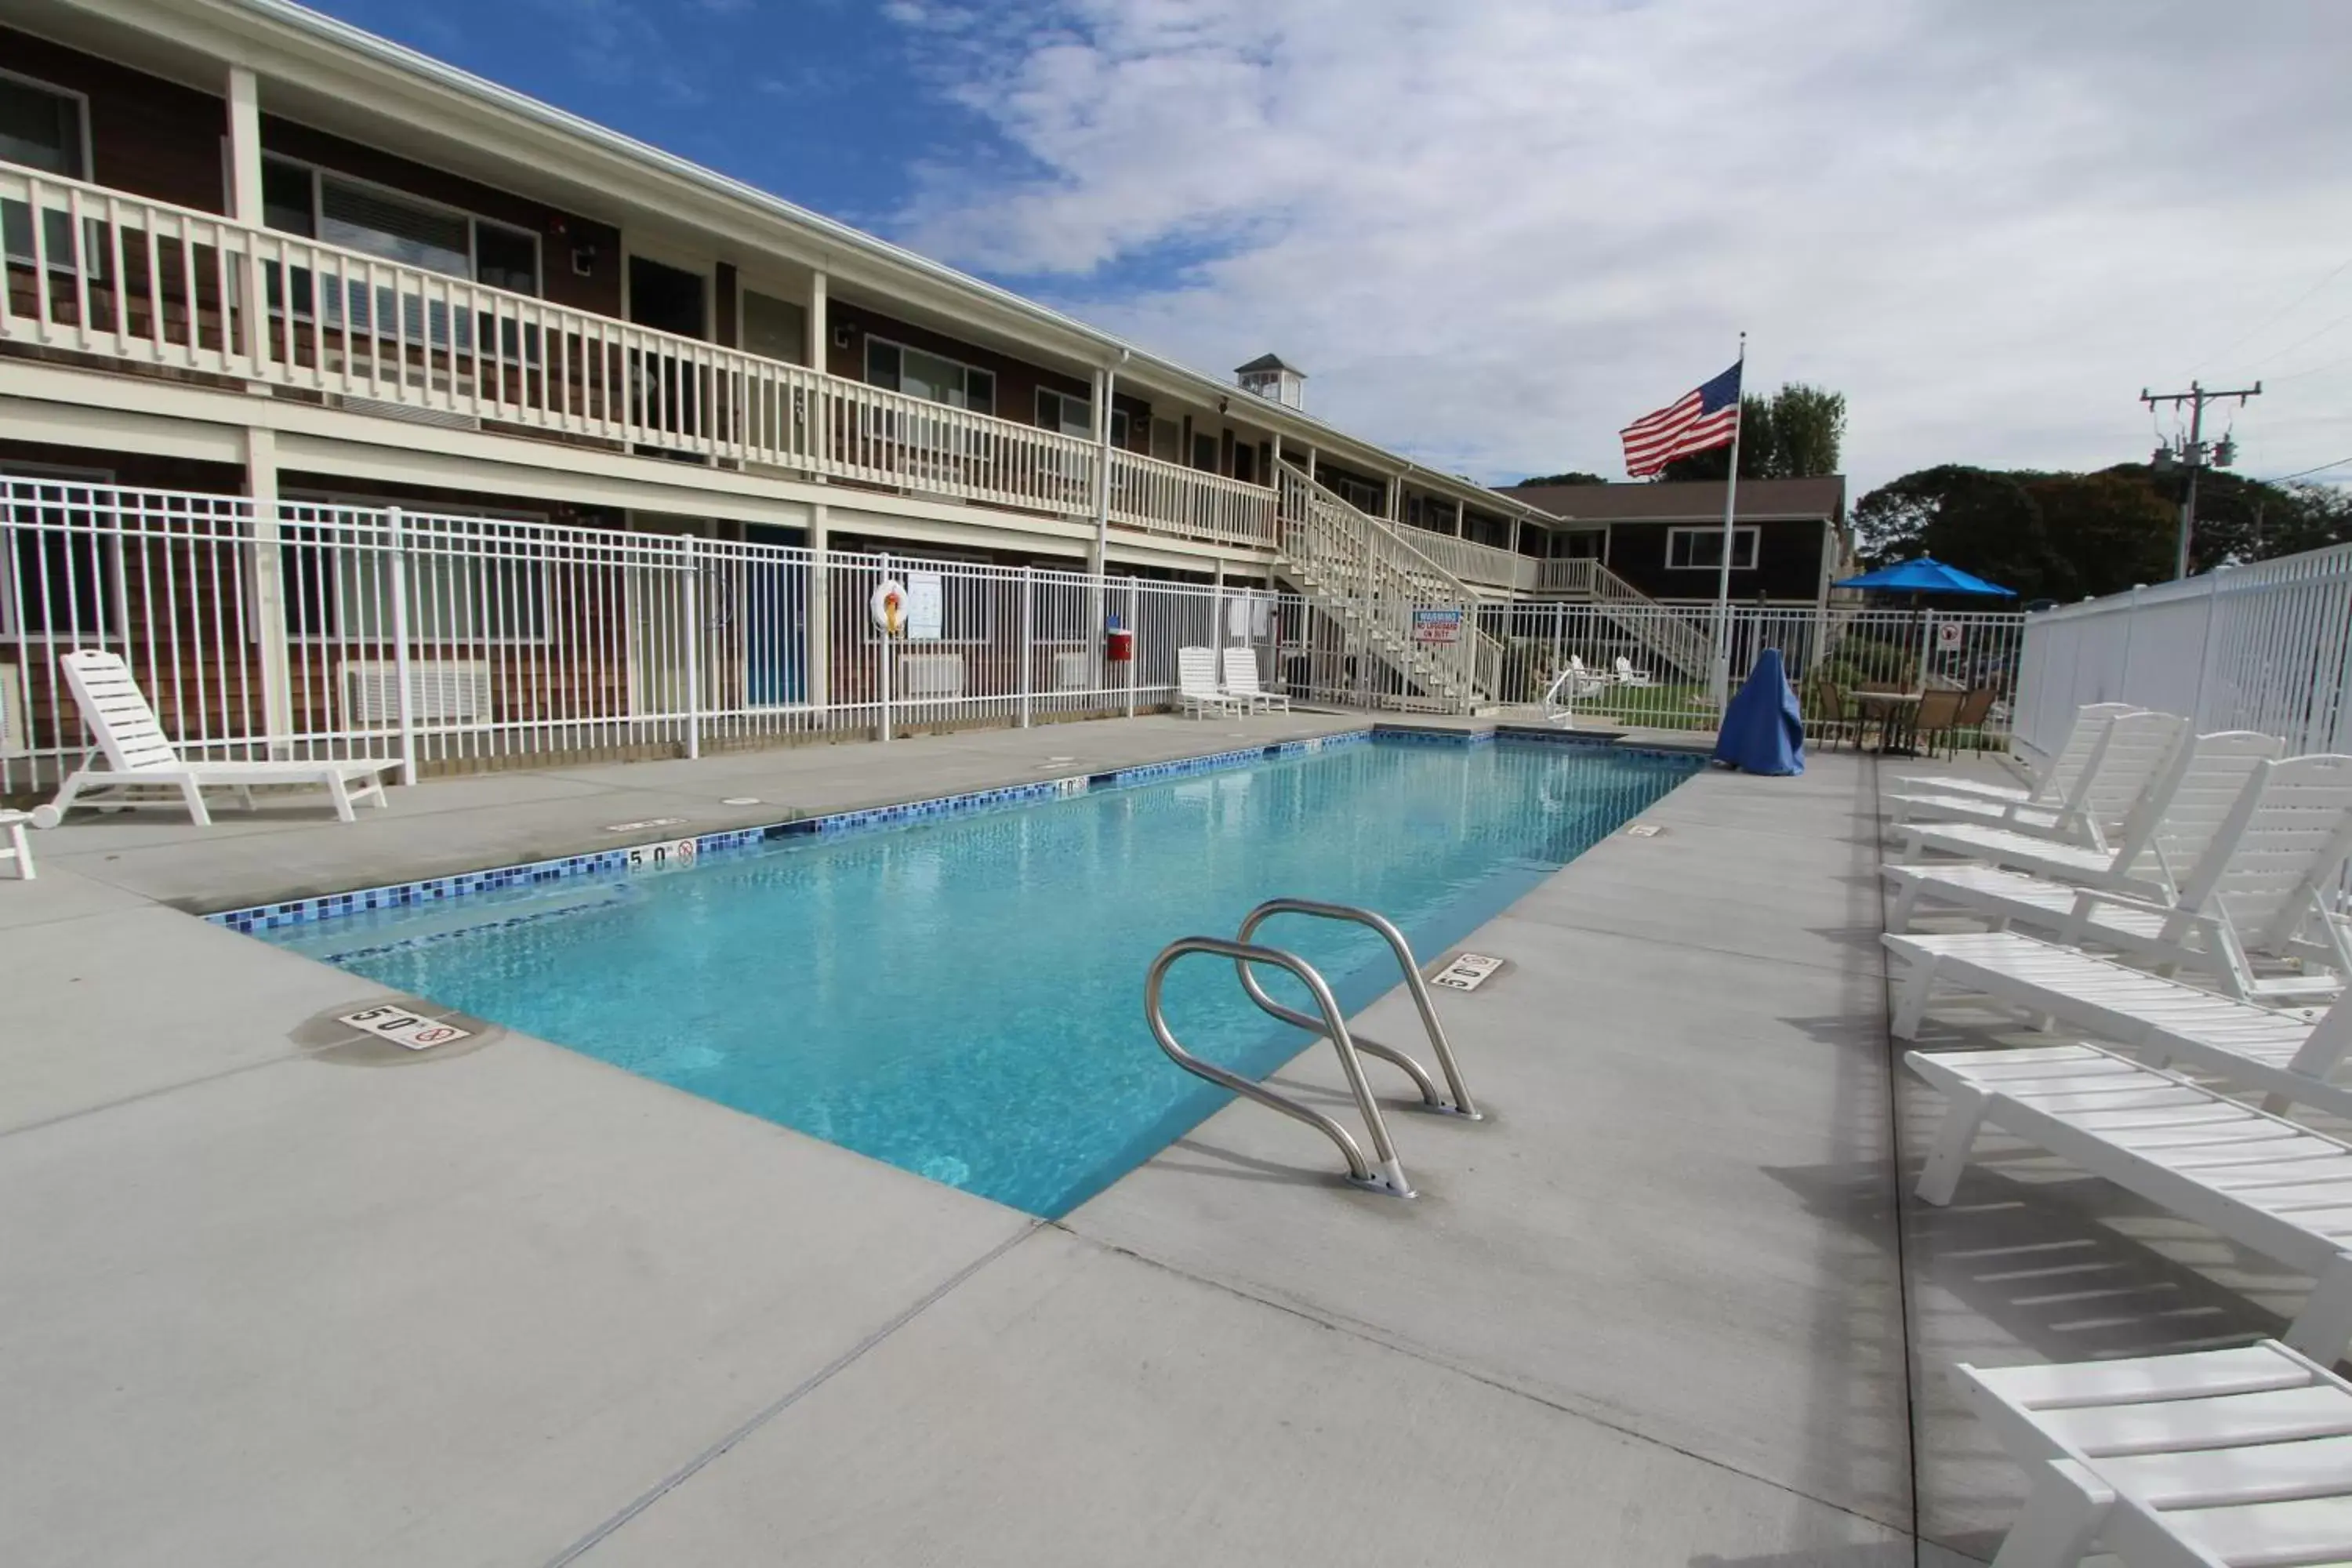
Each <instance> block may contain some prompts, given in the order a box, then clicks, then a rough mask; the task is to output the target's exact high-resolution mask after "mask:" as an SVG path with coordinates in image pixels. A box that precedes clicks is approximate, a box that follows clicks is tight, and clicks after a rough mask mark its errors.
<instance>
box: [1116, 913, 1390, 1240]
mask: <svg viewBox="0 0 2352 1568" xmlns="http://www.w3.org/2000/svg"><path fill="white" fill-rule="evenodd" d="M1194 952H1206V953H1213V954H1215V955H1217V956H1218V957H1221V958H1230V959H1232V960H1233V961H1234V965H1235V967H1236V968H1238V969H1239V970H1240V971H1241V973H1242V975H1243V978H1244V983H1247V981H1248V978H1249V965H1251V964H1253V963H1271V964H1274V965H1275V966H1276V967H1277V968H1281V969H1287V970H1288V971H1290V973H1293V974H1295V975H1297V977H1298V979H1299V981H1300V982H1301V983H1302V984H1305V985H1306V987H1307V992H1308V994H1311V995H1312V996H1313V997H1314V998H1315V1005H1316V1007H1317V1009H1318V1011H1320V1012H1321V1013H1322V1015H1323V1019H1322V1022H1321V1023H1319V1024H1318V1023H1317V1022H1316V1021H1315V1020H1313V1019H1311V1018H1307V1019H1306V1020H1305V1021H1306V1023H1307V1026H1308V1027H1311V1028H1313V1029H1314V1030H1315V1032H1316V1033H1317V1034H1318V1035H1321V1036H1322V1037H1324V1038H1326V1039H1328V1040H1329V1041H1330V1042H1331V1045H1332V1047H1333V1048H1334V1049H1335V1050H1337V1051H1338V1052H1339V1070H1340V1071H1341V1072H1343V1073H1345V1074H1346V1075H1347V1079H1348V1089H1349V1092H1350V1093H1352V1094H1353V1095H1354V1096H1355V1099H1356V1109H1357V1110H1360V1111H1361V1112H1363V1116H1364V1128H1365V1131H1368V1132H1369V1133H1370V1134H1371V1140H1372V1155H1373V1159H1372V1160H1367V1159H1366V1158H1365V1157H1364V1151H1363V1148H1362V1146H1361V1145H1360V1144H1359V1143H1358V1142H1356V1140H1355V1139H1354V1138H1353V1137H1351V1136H1350V1135H1349V1132H1348V1130H1347V1129H1346V1128H1344V1127H1342V1126H1340V1125H1339V1123H1338V1122H1336V1121H1332V1120H1331V1119H1330V1118H1329V1117H1328V1116H1326V1115H1324V1114H1323V1113H1322V1112H1321V1111H1319V1110H1315V1109H1313V1108H1312V1107H1310V1106H1307V1105H1302V1104H1300V1103H1299V1102H1298V1101H1297V1100H1293V1099H1291V1098H1290V1097H1289V1096H1288V1095H1286V1094H1277V1093H1276V1092H1275V1091H1274V1090H1273V1089H1268V1088H1266V1087H1265V1085H1264V1084H1262V1083H1259V1082H1257V1081H1255V1079H1246V1078H1244V1077H1242V1076H1241V1074H1239V1073H1236V1072H1229V1071H1227V1070H1226V1069H1225V1068H1221V1067H1219V1066H1217V1065H1216V1064H1215V1063H1214V1062H1204V1061H1202V1059H1201V1058H1198V1057H1196V1056H1194V1055H1192V1053H1191V1052H1190V1051H1187V1050H1186V1049H1185V1048H1184V1047H1182V1046H1181V1045H1178V1044H1177V1043H1176V1037H1175V1036H1174V1035H1173V1034H1171V1033H1170V1032H1169V1028H1168V1019H1167V1016H1166V1015H1165V1014H1164V1013H1163V1012H1162V1010H1161V1008H1160V991H1161V988H1162V986H1163V985H1164V984H1165V983H1166V981H1167V978H1168V971H1169V969H1170V967H1171V965H1173V964H1174V963H1175V962H1176V961H1177V960H1178V959H1180V958H1182V957H1184V956H1185V955H1186V954H1187V953H1194ZM1259 1005H1261V1006H1266V1005H1268V1004H1267V1003H1265V1002H1261V1003H1260V1004H1259ZM1143 1016H1144V1017H1145V1018H1146V1019H1147V1020H1149V1021H1150V1025H1151V1037H1152V1038H1153V1039H1155V1040H1158V1041H1159V1042H1160V1049H1161V1050H1163V1051H1165V1052H1167V1053H1168V1058H1169V1059H1170V1060H1171V1061H1172V1062H1174V1063H1175V1064H1176V1065H1177V1066H1178V1067H1180V1068H1183V1069H1184V1070H1185V1071H1186V1072H1189V1073H1191V1074H1192V1075H1193V1076H1195V1077H1197V1078H1204V1079H1208V1080H1209V1081H1210V1082H1211V1083H1213V1084H1216V1085H1219V1086H1220V1087H1222V1088H1224V1089H1231V1090H1233V1091H1234V1093H1235V1094H1238V1095H1241V1096H1243V1097H1244V1098H1245V1099H1249V1100H1256V1101H1257V1102H1258V1103H1259V1104H1260V1105H1264V1106H1268V1107H1270V1108H1272V1109H1273V1110H1279V1111H1280V1112H1282V1113H1283V1114H1284V1115H1285V1116H1288V1117H1291V1118H1294V1119H1295V1120H1297V1121H1304V1122H1305V1123H1307V1125H1308V1126H1309V1127H1312V1128H1314V1129H1316V1130H1317V1131H1319V1132H1321V1133H1322V1134H1323V1135H1324V1136H1325V1137H1327V1138H1328V1139H1330V1140H1331V1142H1333V1143H1335V1144H1337V1145H1339V1153H1340V1155H1341V1156H1342V1157H1343V1158H1344V1159H1345V1160H1346V1161H1347V1162H1348V1180H1349V1181H1350V1182H1352V1183H1353V1184H1356V1185H1357V1186H1360V1187H1363V1188H1365V1189H1366V1190H1368V1191H1370V1192H1376V1193H1384V1194H1388V1195H1389V1196H1391V1197H1399V1198H1409V1197H1411V1196H1412V1195H1413V1193H1412V1183H1411V1182H1409V1181H1408V1180H1406V1178H1405V1173H1404V1166H1403V1165H1402V1163H1399V1161H1398V1159H1397V1152H1396V1145H1395V1144H1394V1143H1392V1142H1390V1140H1389V1129H1388V1123H1387V1122H1386V1121H1382V1120H1381V1108H1380V1102H1379V1101H1377V1100H1374V1099H1373V1098H1372V1086H1371V1085H1370V1083H1368V1082H1366V1081H1365V1079H1364V1064H1363V1061H1362V1060H1361V1058H1359V1057H1358V1056H1357V1055H1356V1046H1355V1042H1354V1041H1353V1040H1351V1039H1350V1038H1349V1036H1348V1022H1347V1020H1346V1019H1345V1018H1343V1017H1341V1016H1339V1002H1338V1001H1337V1000H1336V999H1335V998H1334V997H1333V996H1332V994H1331V987H1330V986H1329V985H1328V984H1325V983H1324V980H1323V977H1322V976H1321V975H1320V974H1318V973H1316V972H1315V966H1314V965H1312V964H1310V963H1307V961H1306V960H1305V959H1303V958H1300V957H1298V956H1297V954H1296V953H1289V952H1283V951H1282V950H1281V949H1280V948H1276V947H1257V946H1253V945H1252V944H1250V943H1248V942H1227V941H1226V940H1225V939H1224V938H1223V937H1216V936H1187V937H1179V938H1178V939H1177V940H1176V941H1174V942H1170V943H1169V944H1168V945H1167V946H1166V947H1164V948H1161V949H1160V956H1159V957H1157V958H1155V959H1153V960H1152V961H1151V972H1150V974H1148V975H1147V976H1146V977H1145V978H1144V982H1143ZM1297 1016H1300V1017H1304V1015H1297ZM1374 1161H1377V1162H1378V1163H1377V1165H1375V1163H1374Z"/></svg>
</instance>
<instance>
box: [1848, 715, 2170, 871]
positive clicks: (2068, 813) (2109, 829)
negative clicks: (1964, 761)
mask: <svg viewBox="0 0 2352 1568" xmlns="http://www.w3.org/2000/svg"><path fill="white" fill-rule="evenodd" d="M2188 736H2189V721H2188V720H2186V719H2183V718H2180V717H2179V716H2178V715H2176V714H2171V713H2124V714H2119V715H2117V716H2116V718H2113V719H2110V720H2108V721H2107V727H2106V731H2105V733H2104V734H2103V735H2101V736H2100V737H2099V742H2098V745H2097V747H2096V749H2095V752H2094V753H2093V755H2092V757H2091V759H2090V761H2089V763H2087V764H2086V765H2085V766H2084V770H2083V774H2082V776H2081V777H2080V778H2079V779H2078V780H2076V782H2075V793H2074V796H2073V797H2072V798H2069V799H2067V800H2064V801H2063V802H2061V803H2060V804H2058V805H2054V806H2049V807H2043V806H2035V805H2001V804H1999V803H1997V802H1993V801H1986V800H1972V799H1969V798H1968V797H1966V796H1963V795H1894V796H1891V797H1889V805H1891V806H1892V808H1893V814H1894V818H1895V825H1896V828H1897V831H1898V832H1903V833H1906V834H1907V833H1909V832H1910V831H1911V828H1910V827H1908V826H1906V825H1907V824H1911V823H1913V822H1915V821H1916V819H1918V818H1920V817H1931V818H1933V817H1942V818H1961V819H1964V820H1966V821H1969V822H1976V823H1984V824H1988V825H1990V826H1996V827H2002V828H2006V829H2008V830H2009V831H2011V832H2014V833H2022V834H2025V835H2027V836H2028V837H2036V838H2049V839H2054V840H2057V841H2060V842H2063V843H2070V844H2088V845H2090V846H2091V847H2094V848H2099V849H2112V848H2113V847H2115V844H2116V839H2117V838H2118V837H2120V836H2121V834H2122V833H2123V831H2124V827H2125V825H2126V822H2127V821H2128V820H2129V818H2130V816H2131V813H2132V809H2133V807H2134V806H2136V805H2138V804H2139V803H2140V802H2141V801H2142V800H2143V799H2144V798H2145V797H2146V796H2147V794H2148V792H2149V791H2150V790H2151V789H2152V788H2154V787H2155V786H2156V785H2157V784H2158V781H2160V780H2161V779H2163V777H2164V776H2165V770H2166V769H2167V768H2168V767H2170V766H2171V765H2172V764H2173V763H2175V762H2176V760H2177V759H2178V757H2179V747H2180V745H2181V742H2183V741H2184V740H2185V739H2187V738H2188Z"/></svg>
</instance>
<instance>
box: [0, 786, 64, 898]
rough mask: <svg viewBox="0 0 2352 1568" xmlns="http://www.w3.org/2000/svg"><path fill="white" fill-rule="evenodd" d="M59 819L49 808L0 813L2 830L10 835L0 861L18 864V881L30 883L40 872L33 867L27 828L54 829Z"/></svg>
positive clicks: (2, 848) (0, 851)
mask: <svg viewBox="0 0 2352 1568" xmlns="http://www.w3.org/2000/svg"><path fill="white" fill-rule="evenodd" d="M54 826H57V818H56V816H54V815H52V814H51V812H50V810H49V808H48V807H47V806H46V805H45V806H43V807H41V808H40V810H38V811H0V828H5V830H6V831H7V834H8V842H7V844H6V846H5V847H0V860H14V861H15V862H16V879H17V880H18V881H20V882H29V881H31V880H33V879H35V878H36V877H37V876H39V875H40V872H39V871H38V870H37V868H35V867H34V865H33V841H32V840H31V839H30V838H29V837H26V834H25V829H26V828H27V827H54Z"/></svg>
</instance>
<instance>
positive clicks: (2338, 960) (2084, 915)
mask: <svg viewBox="0 0 2352 1568" xmlns="http://www.w3.org/2000/svg"><path fill="white" fill-rule="evenodd" d="M2229 739H2231V737H2225V736H2202V737H2200V761H2199V763H2198V764H2197V769H2198V770H2207V771H2210V770H2211V769H2213V766H2214V764H2215V763H2218V761H2219V760H2220V756H2221V748H2220V746H2219V745H2218V744H2216V743H2217V742H2222V741H2225V740H2229ZM2240 739H2241V740H2242V742H2245V743H2247V744H2248V745H2251V743H2252V742H2264V743H2267V744H2268V745H2271V746H2275V744H2276V742H2274V741H2273V740H2272V738H2271V737H2269V736H2245V737H2241V738H2240ZM2210 782H2215V781H2211V780H2207V779H2200V778H2199V777H2197V776H2195V774H2194V773H2192V778H2191V780H2190V785H2192V786H2195V791H2196V793H2197V794H2200V795H2202V794H2204V793H2205V788H2206V785H2207V784H2209V783H2210ZM2190 793H2191V790H2190V789H2189V788H2188V787H2184V789H2183V790H2182V792H2181V794H2182V795H2189V794H2190ZM2178 800H2179V797H2178V796H2176V801H2178ZM2163 847H2164V842H2163V838H2162V836H2161V835H2159V837H2158V851H2159V855H2158V858H2159V859H2160V860H2161V859H2165V858H2167V857H2165V856H2163V855H2162V853H2161V851H2162V849H2163ZM2174 852H2175V857H2176V858H2177V857H2178V855H2179V846H2178V845H2176V846H2175V847H2174ZM2347 856H2352V757H2336V756H2314V757H2295V758H2292V759H2289V760H2288V761H2285V762H2277V761H2273V760H2271V759H2268V758H2260V757H2258V758H2257V759H2256V760H2254V761H2253V763H2252V771H2251V772H2250V773H2248V775H2247V777H2246V779H2245V782H2244V784H2243V785H2242V787H2241V789H2240V790H2239V792H2238V798H2237V799H2236V800H2235V801H2234V802H2232V803H2231V807H2230V811H2229V814H2228V816H2227V817H2226V818H2225V819H2224V820H2223V822H2222V823H2221V826H2220V827H2219V828H2218V829H2217V830H2216V831H2214V832H2213V833H2212V834H2211V835H2210V838H2209V839H2208V841H2207V843H2206V845H2205V848H2204V852H2203V854H2202V855H2201V856H2200V857H2198V858H2196V860H2195V861H2194V862H2193V863H2192V864H2191V865H2190V866H2189V869H2188V871H2187V873H2186V874H2185V875H2184V876H2182V877H2181V879H2180V880H2179V889H2178V892H2177V894H2176V895H2175V896H2174V897H2173V898H2171V899H2169V900H2162V899H2140V898H2135V897H2132V896H2130V895H2126V894H2121V893H2116V892H2112V891H2105V890H2098V889H2084V888H2077V887H2074V886H2072V885H2070V884H2068V883H2065V882H2062V881H2057V880H2053V879H2048V878H2042V877H2033V876H2028V875H2024V874H2022V873H2020V872H2016V871H2009V870H2003V869H2001V868H1998V867H1992V866H1950V867H1944V866H1891V867H1888V868H1886V874H1887V877H1888V879H1890V880H1891V881H1893V882H1895V885H1896V886H1897V887H1898V888H1899V889H1901V891H1900V894H1899V896H1898V897H1897V898H1896V900H1895V909H1894V911H1893V913H1892V914H1891V915H1890V916H1889V917H1888V920H1887V928H1888V929H1889V930H1890V931H1908V930H1909V929H1910V925H1911V919H1912V915H1913V912H1914V910H1916V907H1917V905H1918V904H1919V903H1920V902H1921V901H1923V900H1924V901H1927V902H1930V903H1939V904H1956V905H1958V906H1960V907H1962V908H1964V909H1966V910H1969V911H1970V912H1971V913H1974V914H1979V915H1983V916H1986V917H1989V918H1990V919H1991V920H1993V921H1996V922H1997V923H1998V926H1999V928H2000V929H2007V928H2009V927H2011V926H2012V925H2021V926H2026V927H2029V928H2033V929H2036V930H2040V931H2047V932H2049V933H2050V934H2051V935H2052V936H2053V939H2054V940H2056V941H2058V942H2062V943H2063V944H2064V945H2066V946H2068V947H2077V946H2081V945H2083V944H2084V943H2085V942H2095V943H2097V944H2099V945H2101V946H2104V947H2111V948H2116V949H2118V950H2121V951H2124V952H2132V953H2135V954H2137V955H2138V956H2140V957H2142V958H2143V959H2153V960H2155V961H2156V962H2158V963H2161V964H2164V965H2167V966H2172V965H2179V964H2187V965H2189V966H2191V967H2194V968H2198V969H2201V970H2203V971H2204V972H2206V973H2210V974H2212V975H2214V976H2215V977H2216V978H2217V979H2218V980H2219V981H2220V982H2221V985H2222V988H2223V989H2224V990H2226V991H2227V992H2228V993H2229V994H2231V995H2233V996H2245V997H2251V998H2252V999H2254V1000H2256V1001H2263V1002H2270V1003H2273V1004H2275V1003H2279V1002H2283V1001H2284V1002H2292V1001H2298V1000H2303V1001H2308V1000H2320V1001H2325V1000H2326V999H2328V998H2330V997H2332V996H2334V995H2335V994H2336V993H2337V992H2338V991H2341V990H2342V989H2343V988H2344V984H2345V978H2346V976H2347V974H2348V973H2352V940H2347V933H2346V931H2345V930H2344V927H2343V925H2342V924H2341V922H2340V921H2339V920H2338V919H2337V917H2336V916H2335V915H2334V914H2333V912H2332V911H2331V910H2329V909H2328V907H2327V903H2326V890H2327V889H2330V888H2332V887H2334V886H2335V885H2336V879H2337V878H2338V877H2339V876H2340V875H2341V874H2342V872H2343V869H2344V864H2345V860H2346V858H2347ZM2257 958H2267V959H2274V960H2279V961H2282V962H2284V961H2290V960H2292V961H2295V962H2298V963H2301V962H2308V961H2312V960H2316V961H2318V962H2319V963H2322V964H2324V965H2325V966H2326V967H2325V968H2324V969H2323V970H2321V971H2320V972H2318V973H2308V972H2302V973H2273V974H2264V973H2258V972H2257V969H2256V966H2255V960H2256V959H2257Z"/></svg>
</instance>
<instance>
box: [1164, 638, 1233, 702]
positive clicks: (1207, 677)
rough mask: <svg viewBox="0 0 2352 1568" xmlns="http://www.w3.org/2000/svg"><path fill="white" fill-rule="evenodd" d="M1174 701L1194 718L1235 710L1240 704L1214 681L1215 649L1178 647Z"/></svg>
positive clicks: (1215, 669) (1215, 674)
mask: <svg viewBox="0 0 2352 1568" xmlns="http://www.w3.org/2000/svg"><path fill="white" fill-rule="evenodd" d="M1176 705H1177V706H1178V707H1179V708H1180V709H1181V710H1183V711H1185V712H1187V713H1190V714H1192V717H1193V718H1195V719H1205V718H1207V717H1208V716H1209V715H1210V714H1212V713H1239V712H1241V711H1242V706H1241V704H1240V703H1238V702H1236V701H1234V699H1233V698H1232V697H1231V696H1230V695H1228V694H1227V692H1226V691H1225V689H1224V688H1223V687H1222V686H1220V685H1218V684H1217V650H1216V649H1215V648H1213V647H1180V648H1178V649H1177V650H1176Z"/></svg>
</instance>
